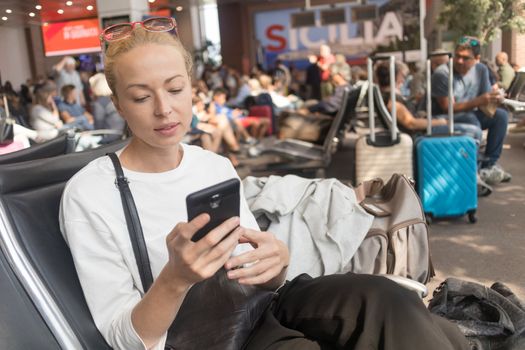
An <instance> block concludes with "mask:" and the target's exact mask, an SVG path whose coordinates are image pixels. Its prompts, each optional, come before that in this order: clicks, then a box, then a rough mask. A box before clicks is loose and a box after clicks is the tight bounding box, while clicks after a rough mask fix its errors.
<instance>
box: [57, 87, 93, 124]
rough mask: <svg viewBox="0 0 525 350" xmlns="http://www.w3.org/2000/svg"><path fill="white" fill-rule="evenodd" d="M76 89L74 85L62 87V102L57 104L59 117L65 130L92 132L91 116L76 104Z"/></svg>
mask: <svg viewBox="0 0 525 350" xmlns="http://www.w3.org/2000/svg"><path fill="white" fill-rule="evenodd" d="M76 90H77V89H76V88H75V86H74V85H64V86H63V87H62V89H61V90H60V92H61V94H62V101H60V103H59V104H58V106H57V107H58V110H59V112H60V117H61V118H62V120H63V121H64V123H65V125H64V126H65V127H67V128H77V129H80V130H93V129H94V126H93V122H94V119H93V116H92V115H91V113H89V112H88V111H86V110H85V109H84V107H82V106H81V105H80V104H79V103H77V100H76V96H77V91H76Z"/></svg>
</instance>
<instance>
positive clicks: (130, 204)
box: [107, 153, 153, 293]
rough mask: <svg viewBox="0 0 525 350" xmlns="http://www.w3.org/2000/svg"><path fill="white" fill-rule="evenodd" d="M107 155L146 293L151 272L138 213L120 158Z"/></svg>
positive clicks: (151, 281)
mask: <svg viewBox="0 0 525 350" xmlns="http://www.w3.org/2000/svg"><path fill="white" fill-rule="evenodd" d="M107 155H108V156H109V158H110V159H111V161H112V162H113V167H114V168H115V172H116V173H117V179H116V180H115V185H117V187H118V189H119V192H120V198H121V199H122V207H123V208H124V215H125V216H126V224H127V226H128V232H129V238H130V240H131V244H132V246H133V254H134V255H135V260H136V261H137V267H138V269H139V275H140V280H141V281H142V288H143V289H144V293H146V292H147V291H148V289H149V288H150V287H151V285H152V284H153V274H152V273H151V266H150V263H149V256H148V250H147V248H146V242H145V241H144V234H143V232H142V225H141V223H140V218H139V213H138V212H137V207H136V206H135V201H134V200H133V195H132V194H131V190H130V189H129V185H128V183H129V182H128V179H127V178H126V177H125V176H124V171H123V170H122V165H120V160H119V159H118V157H117V155H116V154H115V153H108V154H107Z"/></svg>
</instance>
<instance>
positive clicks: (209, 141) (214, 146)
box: [191, 96, 222, 153]
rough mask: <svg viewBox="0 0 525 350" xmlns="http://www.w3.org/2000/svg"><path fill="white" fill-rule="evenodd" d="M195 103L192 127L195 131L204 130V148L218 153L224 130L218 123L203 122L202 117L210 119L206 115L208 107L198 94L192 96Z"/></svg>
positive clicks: (202, 138) (202, 139)
mask: <svg viewBox="0 0 525 350" xmlns="http://www.w3.org/2000/svg"><path fill="white" fill-rule="evenodd" d="M192 104H193V117H192V119H191V129H192V131H193V132H195V131H197V132H199V131H200V132H202V134H201V136H200V140H201V143H202V148H204V149H207V150H208V151H212V152H215V153H217V152H218V151H219V147H220V145H221V141H222V130H221V129H220V128H219V127H217V126H216V125H213V124H210V123H206V122H201V120H200V118H199V116H200V117H202V118H203V119H206V120H208V119H209V118H207V116H206V117H205V114H207V112H206V108H205V105H204V102H202V100H201V99H200V97H198V96H194V97H193V98H192Z"/></svg>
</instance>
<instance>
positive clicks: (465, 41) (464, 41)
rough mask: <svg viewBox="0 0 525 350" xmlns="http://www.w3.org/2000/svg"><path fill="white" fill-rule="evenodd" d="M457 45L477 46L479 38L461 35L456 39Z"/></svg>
mask: <svg viewBox="0 0 525 350" xmlns="http://www.w3.org/2000/svg"><path fill="white" fill-rule="evenodd" d="M458 44H459V45H469V46H471V47H474V46H479V40H478V39H477V38H474V37H472V36H462V37H461V38H459V40H458Z"/></svg>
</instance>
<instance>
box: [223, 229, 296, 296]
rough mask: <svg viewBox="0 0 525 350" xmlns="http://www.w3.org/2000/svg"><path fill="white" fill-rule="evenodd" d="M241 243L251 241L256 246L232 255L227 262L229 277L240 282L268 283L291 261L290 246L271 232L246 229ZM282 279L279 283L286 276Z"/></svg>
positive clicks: (278, 282)
mask: <svg viewBox="0 0 525 350" xmlns="http://www.w3.org/2000/svg"><path fill="white" fill-rule="evenodd" d="M239 243H250V244H251V245H252V246H253V247H254V248H255V249H254V250H251V251H249V252H246V253H243V254H241V255H238V256H234V257H231V258H230V259H229V260H228V262H227V263H226V264H225V267H226V269H228V270H230V271H228V277H229V278H231V279H237V280H238V281H239V283H243V284H259V285H261V284H262V285H264V284H267V283H268V282H271V281H272V280H274V279H275V278H276V277H278V276H280V275H281V274H282V272H283V270H284V268H285V267H287V266H288V263H289V261H290V255H289V252H288V248H287V247H286V245H285V244H284V242H282V241H281V240H279V239H277V238H276V237H275V236H274V235H273V234H272V233H270V232H259V231H255V230H251V229H244V232H243V235H242V237H241V238H240V240H239ZM244 265H246V266H244ZM232 269H233V270H232ZM281 279H282V280H280V281H277V284H278V285H279V284H280V283H281V282H282V281H283V280H284V276H282V278H281ZM278 285H276V286H275V287H277V286H278Z"/></svg>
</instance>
